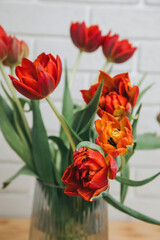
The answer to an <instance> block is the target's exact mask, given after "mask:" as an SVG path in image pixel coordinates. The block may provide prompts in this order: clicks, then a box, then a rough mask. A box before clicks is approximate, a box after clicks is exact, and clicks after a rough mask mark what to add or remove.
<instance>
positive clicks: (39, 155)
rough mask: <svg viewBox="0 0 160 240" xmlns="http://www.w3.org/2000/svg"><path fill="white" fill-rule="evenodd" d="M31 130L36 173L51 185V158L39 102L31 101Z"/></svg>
mask: <svg viewBox="0 0 160 240" xmlns="http://www.w3.org/2000/svg"><path fill="white" fill-rule="evenodd" d="M32 109H33V128H32V140H33V141H32V147H33V148H32V150H33V159H34V165H35V168H36V172H37V174H38V175H39V177H40V179H41V180H42V181H44V182H46V183H53V169H52V156H51V153H50V149H49V143H48V136H47V133H46V129H45V126H44V124H43V120H42V116H41V113H40V109H39V102H38V101H32Z"/></svg>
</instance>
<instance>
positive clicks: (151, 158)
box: [130, 149, 160, 171]
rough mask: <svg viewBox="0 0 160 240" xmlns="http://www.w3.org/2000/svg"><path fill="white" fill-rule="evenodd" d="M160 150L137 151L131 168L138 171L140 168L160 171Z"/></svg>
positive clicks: (132, 159)
mask: <svg viewBox="0 0 160 240" xmlns="http://www.w3.org/2000/svg"><path fill="white" fill-rule="evenodd" d="M159 156H160V149H157V150H146V151H142V150H140V151H138V150H136V151H135V153H134V155H133V156H132V158H131V159H130V166H131V168H132V167H135V169H136V171H137V170H138V169H139V168H143V167H144V168H146V167H147V168H151V169H152V168H156V169H160V161H159Z"/></svg>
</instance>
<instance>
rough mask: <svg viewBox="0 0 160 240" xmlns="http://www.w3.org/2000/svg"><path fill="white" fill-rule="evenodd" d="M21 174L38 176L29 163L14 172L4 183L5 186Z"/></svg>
mask: <svg viewBox="0 0 160 240" xmlns="http://www.w3.org/2000/svg"><path fill="white" fill-rule="evenodd" d="M20 175H28V176H32V177H35V178H38V176H37V174H36V173H35V172H33V171H32V170H31V169H30V168H29V167H28V166H27V165H25V166H23V167H22V168H21V169H20V170H19V171H18V172H17V173H16V174H14V175H13V176H12V177H10V178H9V179H7V180H6V181H5V182H4V183H3V188H6V187H7V186H8V185H9V184H10V183H11V182H12V181H13V180H14V179H16V178H17V177H18V176H20Z"/></svg>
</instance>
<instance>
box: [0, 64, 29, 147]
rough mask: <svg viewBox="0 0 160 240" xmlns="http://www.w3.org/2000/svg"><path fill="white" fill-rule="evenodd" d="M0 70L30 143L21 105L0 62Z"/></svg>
mask: <svg viewBox="0 0 160 240" xmlns="http://www.w3.org/2000/svg"><path fill="white" fill-rule="evenodd" d="M0 70H1V73H2V75H3V77H4V80H5V81H6V84H7V86H8V88H9V90H10V92H11V94H12V96H13V100H14V101H15V103H16V105H17V108H18V110H19V113H20V115H21V118H22V120H23V123H24V127H25V129H26V132H27V135H28V138H29V140H30V142H32V138H31V132H30V129H29V126H28V123H27V120H26V118H25V115H24V112H23V108H22V106H21V103H20V101H19V99H18V98H17V96H16V92H15V89H14V87H13V86H12V85H11V84H10V81H9V78H8V76H7V75H6V73H5V71H4V67H3V64H2V62H0Z"/></svg>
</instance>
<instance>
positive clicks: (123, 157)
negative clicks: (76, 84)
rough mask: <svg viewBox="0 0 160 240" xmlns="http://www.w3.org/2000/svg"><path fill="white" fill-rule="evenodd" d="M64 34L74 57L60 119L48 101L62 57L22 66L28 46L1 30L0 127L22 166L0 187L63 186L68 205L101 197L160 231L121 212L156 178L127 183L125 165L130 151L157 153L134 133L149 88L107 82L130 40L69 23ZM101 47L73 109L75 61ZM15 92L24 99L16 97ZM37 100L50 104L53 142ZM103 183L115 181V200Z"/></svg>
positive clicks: (125, 77)
mask: <svg viewBox="0 0 160 240" xmlns="http://www.w3.org/2000/svg"><path fill="white" fill-rule="evenodd" d="M70 35H71V39H72V41H73V43H74V45H75V46H76V47H77V48H78V49H79V54H78V57H77V60H76V62H75V66H74V68H73V71H72V73H71V76H70V77H68V71H67V67H66V66H65V67H64V71H65V81H64V84H65V87H64V95H63V107H62V111H61V113H59V110H57V108H56V107H55V105H54V103H53V101H52V100H51V98H50V96H49V95H50V94H51V93H52V92H53V91H54V89H55V88H56V87H57V85H58V83H59V81H60V79H61V73H62V63H61V59H60V57H59V56H57V57H54V56H53V55H52V54H45V53H42V54H40V55H39V56H38V57H37V58H36V59H35V61H34V62H31V61H30V60H28V59H27V56H28V47H27V44H26V43H25V42H24V41H19V40H18V39H17V38H16V37H12V36H8V35H7V34H6V32H5V31H4V29H3V28H2V27H0V70H1V73H2V76H3V78H4V80H5V81H4V82H1V86H2V87H1V90H2V91H3V92H4V94H5V97H2V95H0V128H1V131H2V133H3V135H4V137H5V139H6V140H7V142H8V144H9V145H10V147H11V148H12V149H13V150H14V151H15V152H16V153H17V154H18V155H19V156H20V157H21V159H22V160H23V161H24V166H23V167H22V168H21V169H20V170H19V171H18V172H17V173H16V174H15V175H14V176H12V177H11V178H10V179H8V180H6V181H5V182H4V184H3V187H4V188H5V187H6V186H7V185H8V184H10V183H11V181H12V180H14V179H15V178H16V177H17V176H19V175H21V174H25V175H31V176H34V177H36V178H37V179H38V180H40V181H42V182H45V183H46V184H50V185H58V186H61V187H65V190H64V192H65V194H66V195H69V196H71V199H72V196H77V197H78V196H80V197H82V198H83V199H84V200H85V201H96V200H97V199H99V198H103V199H104V201H106V202H108V203H109V204H111V205H112V206H113V207H115V208H117V209H118V210H120V211H122V212H124V213H126V214H128V215H130V216H133V217H135V218H138V219H140V220H143V221H146V222H150V223H153V224H158V225H160V221H158V220H156V219H153V218H151V217H148V216H146V215H144V214H141V213H139V212H137V211H135V210H133V209H131V208H129V207H127V206H125V205H124V200H125V197H126V194H127V189H128V187H130V186H132V187H133V186H135V187H137V186H142V185H144V184H147V183H149V182H150V181H152V180H153V179H155V178H156V177H157V176H158V175H159V174H160V172H158V173H157V174H156V175H154V176H151V177H148V178H147V179H144V180H140V181H135V180H131V179H130V177H129V160H130V158H131V157H132V155H133V154H134V152H135V150H137V149H144V150H146V149H151V148H152V149H155V148H159V147H160V144H157V142H158V137H157V136H156V135H153V134H150V133H146V134H143V135H140V136H137V133H136V126H137V123H138V119H139V114H140V110H141V104H139V102H140V100H141V97H142V96H143V94H144V93H145V92H146V90H147V89H148V88H149V87H148V88H146V89H143V91H142V92H141V93H139V86H140V84H142V81H143V80H144V78H143V79H141V80H140V81H139V84H138V85H139V86H138V85H137V86H131V82H130V78H129V74H128V73H121V74H118V75H116V76H113V77H111V76H110V74H111V71H112V68H113V65H114V64H121V63H123V62H125V61H127V60H128V59H129V58H131V57H132V55H133V54H134V52H135V51H136V48H135V47H133V46H132V45H131V44H130V43H129V41H128V40H119V36H118V35H117V34H115V35H112V34H111V32H109V33H108V34H107V35H106V36H102V34H101V31H100V30H99V27H98V26H97V25H93V26H90V27H87V26H86V24H85V23H84V22H83V23H78V22H76V23H72V24H71V27H70ZM100 47H101V48H102V50H103V54H104V57H105V58H104V59H105V64H104V66H103V67H102V69H101V70H100V73H99V76H98V78H97V79H96V80H95V83H94V84H93V85H92V86H90V88H89V89H88V90H81V94H82V98H83V99H84V102H85V105H84V104H83V105H77V104H74V103H73V100H72V97H71V93H70V92H71V88H72V84H73V81H74V80H76V71H77V68H78V65H79V61H80V57H81V55H82V54H83V52H87V53H90V52H93V51H96V50H97V49H98V48H100ZM4 66H8V67H10V69H11V73H10V75H6V73H5V69H4ZM15 74H16V76H15ZM61 81H62V80H61ZM16 90H17V91H18V92H19V93H21V94H22V95H23V96H25V98H19V97H18V96H17V93H16ZM53 94H54V93H53ZM41 99H45V100H46V101H47V102H48V104H49V105H50V107H51V109H52V110H53V112H54V114H55V115H56V117H57V118H58V120H59V122H60V124H61V127H60V133H59V136H48V135H47V132H46V129H45V125H44V123H43V119H42V116H41V111H40V107H39V105H40V101H39V100H41ZM26 105H28V106H29V108H28V110H27V111H29V112H32V115H33V124H32V126H29V124H28V122H27V120H26V115H27V111H26V110H25V109H26V108H25V106H26ZM135 106H136V111H135ZM96 114H97V115H98V118H97V119H95V116H96ZM151 141H152V144H150V143H151ZM109 179H111V180H113V179H114V181H118V182H119V184H120V185H119V186H120V201H118V200H116V199H115V198H114V197H113V196H111V194H110V193H109Z"/></svg>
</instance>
